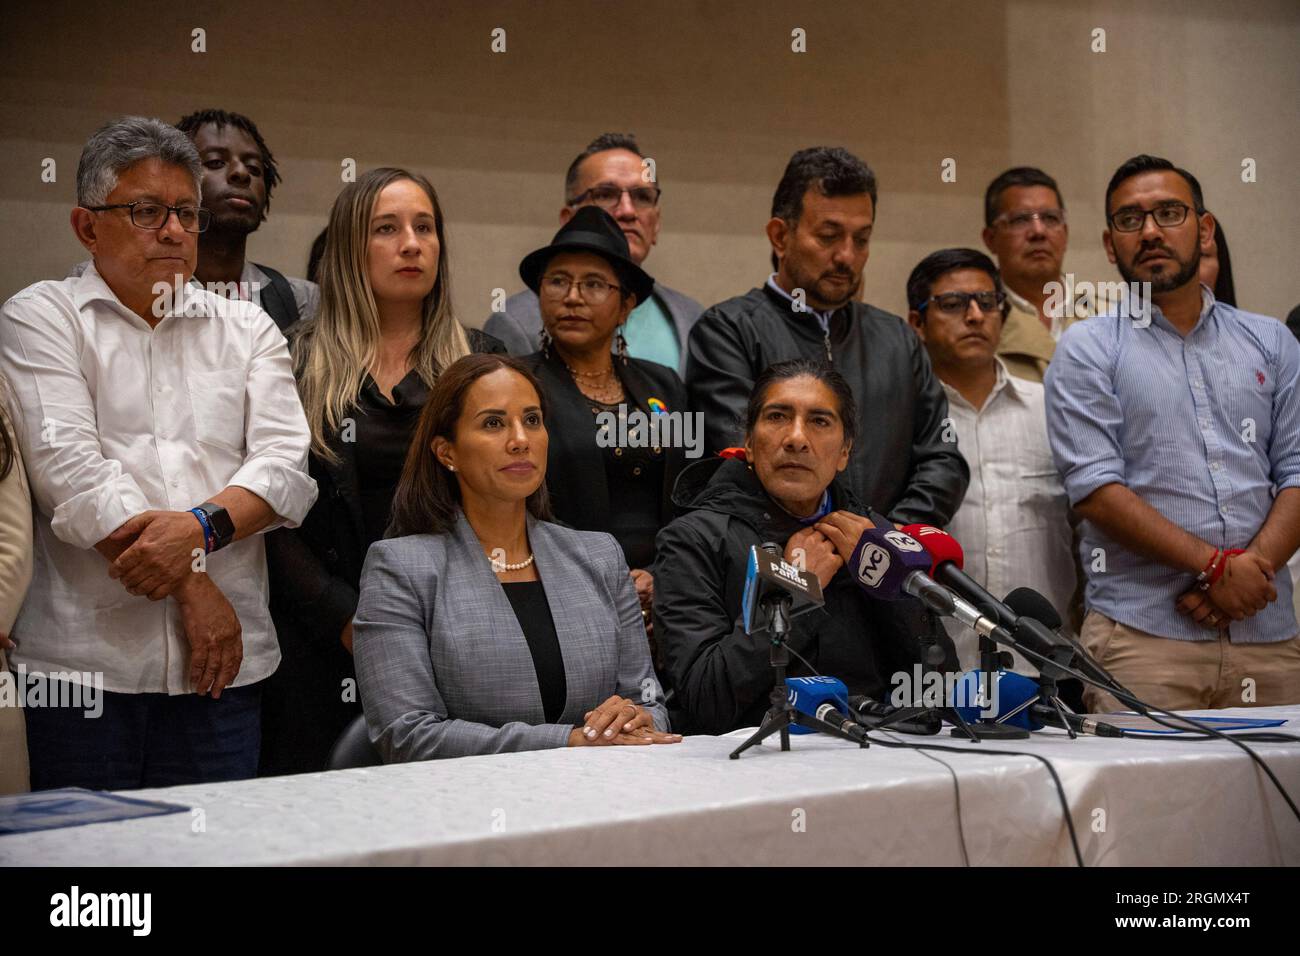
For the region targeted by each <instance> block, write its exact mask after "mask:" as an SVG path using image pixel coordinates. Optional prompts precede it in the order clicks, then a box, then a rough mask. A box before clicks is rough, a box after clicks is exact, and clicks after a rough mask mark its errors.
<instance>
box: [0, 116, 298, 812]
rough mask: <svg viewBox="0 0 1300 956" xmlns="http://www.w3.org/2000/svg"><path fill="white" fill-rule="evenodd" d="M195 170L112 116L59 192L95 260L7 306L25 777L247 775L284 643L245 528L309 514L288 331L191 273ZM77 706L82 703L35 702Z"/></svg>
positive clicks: (87, 782) (4, 365) (0, 345)
mask: <svg viewBox="0 0 1300 956" xmlns="http://www.w3.org/2000/svg"><path fill="white" fill-rule="evenodd" d="M199 184H200V165H199V155H198V153H197V151H196V150H195V147H194V144H193V143H192V142H191V141H190V140H189V138H188V137H186V136H185V134H184V133H182V132H180V131H179V130H177V129H175V128H173V127H171V126H168V125H167V124H165V123H163V122H161V121H159V120H156V119H145V118H142V117H128V118H125V119H122V120H119V121H117V122H113V123H109V124H108V125H106V126H104V127H103V128H101V129H100V130H98V131H97V132H96V133H95V134H94V135H93V136H92V137H91V138H90V140H89V141H88V142H87V143H86V146H85V148H84V149H83V150H82V154H81V162H80V165H79V166H78V169H77V206H76V208H75V209H73V211H72V228H73V231H74V232H75V233H76V236H77V239H78V240H79V241H80V242H81V243H82V245H84V246H85V247H86V249H87V250H88V251H89V252H90V254H91V257H92V265H91V266H90V268H88V269H87V270H86V271H85V274H84V275H82V276H79V277H74V278H68V279H64V280H62V281H48V282H38V283H36V284H35V285H33V286H29V287H28V288H27V289H24V290H23V291H22V292H19V293H18V294H17V295H15V296H14V297H13V298H12V299H10V300H9V301H8V302H6V303H5V304H4V306H3V308H0V371H2V372H3V373H4V375H5V376H7V377H8V379H9V381H10V384H11V386H12V388H13V391H14V393H15V396H16V398H17V403H16V405H17V409H18V411H17V414H16V420H15V426H16V427H15V431H16V433H17V437H18V442H19V445H20V447H21V449H22V454H23V458H24V460H25V462H26V464H27V471H28V475H29V478H30V481H31V490H32V498H33V499H34V502H35V505H36V508H35V512H36V513H35V518H34V525H35V536H34V538H35V542H34V551H35V572H34V575H33V579H32V585H31V588H30V590H29V592H28V595H27V599H26V602H25V603H24V604H23V608H22V611H21V612H20V614H19V617H18V620H17V622H16V623H15V625H14V629H13V633H12V634H11V635H10V636H11V638H12V640H13V642H14V643H15V644H16V645H17V647H16V649H15V650H14V652H13V654H12V655H11V657H10V661H11V664H12V665H14V666H15V667H17V668H18V670H19V672H20V675H21V676H20V680H19V682H20V684H23V685H24V686H25V687H26V689H27V690H28V697H27V706H26V707H25V708H24V713H25V715H26V720H27V739H28V749H29V751H30V758H31V778H32V789H34V790H39V789H46V788H50V787H64V786H81V787H89V788H92V789H100V790H129V789H135V788H139V787H159V786H170V785H174V784H186V783H203V782H210V781H216V780H229V779H238V778H242V777H250V776H253V775H254V774H255V773H256V771H257V761H258V742H259V739H260V733H259V716H260V701H259V696H260V684H259V682H260V681H262V680H263V679H264V678H266V677H268V676H269V675H270V674H271V673H272V672H273V671H274V670H275V669H276V666H277V665H278V664H279V661H280V652H279V648H278V646H277V643H276V636H275V628H274V626H273V625H272V624H271V619H270V616H269V613H268V611H267V581H266V560H265V556H264V552H263V547H262V540H261V538H260V537H259V534H260V532H263V531H265V530H267V529H269V528H271V527H274V526H276V525H279V524H282V523H288V524H296V523H297V522H299V521H301V520H302V518H303V517H304V515H305V514H306V512H307V509H308V508H309V507H310V506H311V504H312V502H313V500H314V499H315V497H316V484H315V482H314V481H313V480H312V479H311V478H310V477H309V476H308V474H307V470H306V465H307V448H308V445H309V442H310V435H309V433H308V430H307V423H306V420H305V419H304V417H303V412H302V406H301V405H300V404H299V401H298V393H297V389H296V388H295V386H294V381H293V374H292V372H291V370H290V363H289V353H288V348H287V347H286V345H285V341H284V337H283V336H282V335H281V334H280V332H279V330H278V329H277V328H276V327H275V325H274V323H273V322H272V320H271V318H270V317H269V316H268V315H267V314H266V313H265V312H264V311H262V309H261V308H259V307H258V306H256V305H254V304H253V303H251V302H246V301H232V300H227V299H224V298H221V297H219V296H217V295H215V294H214V293H211V292H205V291H203V290H202V289H199V288H198V287H196V286H194V285H191V284H189V279H190V277H191V276H192V275H193V273H194V266H195V261H196V258H197V251H198V234H199V233H200V232H202V230H203V229H204V228H205V227H206V226H207V224H208V220H209V215H210V214H209V213H208V211H207V210H205V209H203V208H202V207H201V206H200V185H199ZM69 685H76V686H75V687H74V686H69ZM34 689H39V699H40V701H41V704H37V705H34V704H33V697H32V691H33V690H34ZM67 701H80V702H82V704H84V705H85V706H81V707H68V706H43V705H48V704H51V703H54V702H67Z"/></svg>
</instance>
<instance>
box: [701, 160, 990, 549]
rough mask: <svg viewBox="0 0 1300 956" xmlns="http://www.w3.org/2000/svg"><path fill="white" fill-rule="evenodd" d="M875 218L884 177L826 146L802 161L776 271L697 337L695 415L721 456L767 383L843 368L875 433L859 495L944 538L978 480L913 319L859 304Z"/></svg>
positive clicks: (864, 433)
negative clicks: (760, 385)
mask: <svg viewBox="0 0 1300 956" xmlns="http://www.w3.org/2000/svg"><path fill="white" fill-rule="evenodd" d="M875 218H876V177H875V175H874V174H873V173H872V171H871V170H870V169H869V168H868V167H867V164H866V163H864V162H863V161H862V160H861V159H859V158H858V157H856V156H854V155H853V154H852V153H850V152H848V151H847V150H845V149H840V148H838V147H826V146H817V147H813V148H811V149H804V150H800V151H799V152H797V153H795V154H794V156H793V157H791V159H790V162H789V164H788V165H787V166H786V169H785V174H784V175H783V176H782V177H781V182H780V184H779V185H778V186H777V188H776V194H775V196H773V199H772V218H771V219H770V220H769V221H768V224H767V237H768V240H769V241H770V242H771V244H772V250H773V260H774V264H775V266H776V271H775V272H774V273H772V275H771V276H769V277H768V280H767V282H766V283H764V284H763V285H762V286H761V287H759V288H756V289H751V290H750V291H749V292H746V293H745V294H744V295H741V296H736V297H735V298H733V299H728V300H726V301H725V302H721V303H719V304H718V305H715V306H713V307H712V308H711V309H708V310H707V311H706V312H705V313H704V315H703V316H701V317H700V321H699V322H698V323H697V324H696V326H695V328H694V329H692V331H691V337H690V343H689V347H688V357H687V363H686V385H687V389H688V393H689V399H690V407H691V408H692V409H693V410H695V411H697V412H703V414H704V433H705V442H706V444H707V445H708V449H709V451H712V452H718V451H721V450H722V449H724V448H727V447H729V446H734V445H739V444H740V440H741V438H742V436H743V434H744V427H743V424H744V417H743V413H744V410H745V405H746V402H747V401H748V400H749V395H750V392H751V391H752V390H753V387H754V382H755V380H756V379H757V378H758V375H759V373H760V372H761V371H762V370H763V369H765V368H767V367H768V366H770V365H774V364H776V363H777V362H784V361H788V360H791V359H798V358H804V359H812V360H817V361H827V362H830V363H831V365H832V366H833V367H834V368H835V370H836V371H837V372H839V373H840V374H841V375H843V376H844V378H845V379H846V380H847V382H848V383H849V386H850V387H851V389H852V391H853V394H854V396H855V398H856V401H857V405H858V409H859V416H858V417H859V418H860V420H861V422H862V427H861V434H860V436H859V440H858V441H857V442H855V443H854V445H853V451H852V455H851V457H850V459H849V463H848V468H847V470H846V471H845V478H846V481H847V484H848V487H849V488H850V489H852V491H853V492H854V494H856V495H857V496H858V498H860V499H861V500H862V501H864V502H866V503H867V504H869V505H871V506H872V507H874V508H877V509H879V510H880V511H882V512H884V513H885V514H887V515H888V516H889V518H890V519H891V520H893V521H896V522H900V523H906V522H927V523H930V524H935V525H944V524H947V523H948V521H949V519H951V518H952V515H953V513H954V512H955V511H956V510H957V506H958V505H959V504H961V498H962V494H963V493H964V492H965V491H966V483H967V481H968V480H969V478H970V472H969V470H968V469H967V467H966V462H965V461H964V460H963V459H962V457H961V454H960V453H959V452H958V451H957V445H956V442H955V440H954V439H953V436H952V430H951V429H946V428H945V427H944V423H945V420H946V419H947V416H948V400H947V398H945V397H944V393H943V388H942V386H941V385H940V384H939V380H938V379H937V378H935V376H934V373H933V371H932V370H931V368H930V360H929V358H928V357H927V356H926V354H925V349H924V347H923V346H922V345H921V342H920V340H919V339H918V338H917V337H916V336H915V335H913V334H912V331H911V329H910V328H909V327H908V325H907V323H906V322H905V321H904V320H903V319H901V318H899V317H898V316H896V315H891V314H889V313H888V312H885V311H883V310H881V309H878V308H876V307H875V306H872V305H867V304H865V303H863V302H860V301H857V299H858V294H859V292H860V290H861V288H862V270H863V267H864V266H865V265H866V264H867V256H868V253H869V246H870V242H871V231H872V228H873V226H874V224H875ZM945 439H947V440H945Z"/></svg>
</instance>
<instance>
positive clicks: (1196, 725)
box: [1016, 645, 1300, 820]
mask: <svg viewBox="0 0 1300 956" xmlns="http://www.w3.org/2000/svg"><path fill="white" fill-rule="evenodd" d="M1016 649H1017V650H1018V651H1020V652H1021V653H1022V654H1025V655H1027V656H1028V657H1030V658H1037V660H1036V661H1035V663H1039V662H1042V663H1046V664H1049V665H1051V666H1053V667H1057V668H1060V669H1061V670H1062V671H1064V672H1066V673H1067V674H1069V675H1070V676H1071V677H1074V678H1077V679H1078V680H1082V681H1084V682H1085V683H1088V684H1091V685H1092V686H1093V687H1096V688H1099V689H1100V690H1103V691H1105V692H1106V693H1108V694H1112V695H1114V696H1115V697H1116V698H1117V699H1119V700H1120V701H1121V702H1123V703H1126V704H1128V705H1129V706H1131V707H1133V708H1134V709H1135V710H1137V711H1138V713H1140V714H1141V715H1142V716H1144V717H1147V718H1149V719H1150V720H1153V721H1155V722H1156V723H1157V724H1160V725H1161V726H1163V727H1168V728H1170V729H1171V730H1177V731H1180V732H1183V733H1186V732H1188V731H1189V730H1190V731H1193V732H1195V731H1200V732H1201V733H1203V734H1206V735H1208V736H1210V737H1217V738H1219V739H1222V740H1230V741H1232V743H1233V745H1234V746H1236V747H1240V748H1241V749H1242V750H1244V751H1245V752H1246V755H1247V756H1248V757H1250V759H1251V760H1253V761H1254V762H1255V763H1256V764H1258V765H1259V768H1260V769H1261V770H1263V771H1264V774H1265V776H1267V777H1268V779H1269V780H1270V781H1272V783H1273V786H1274V787H1276V788H1277V792H1278V793H1280V794H1281V795H1282V799H1283V800H1285V801H1286V804H1287V806H1288V807H1290V808H1291V813H1292V814H1293V815H1294V816H1295V818H1296V819H1297V820H1300V807H1297V806H1296V804H1295V801H1294V800H1292V799H1291V795H1290V794H1289V793H1287V792H1286V788H1285V787H1283V786H1282V781H1280V780H1278V779H1277V775H1276V774H1274V773H1273V770H1272V768H1271V767H1269V765H1268V764H1267V763H1266V762H1265V761H1264V758H1262V757H1261V756H1260V755H1259V754H1257V753H1255V751H1253V750H1251V749H1250V748H1249V747H1247V746H1246V745H1245V744H1244V743H1242V741H1241V740H1240V739H1238V738H1236V737H1233V736H1231V735H1229V734H1225V733H1223V732H1222V731H1220V730H1216V729H1215V728H1213V727H1210V726H1208V725H1207V724H1202V723H1200V722H1198V721H1196V720H1193V719H1192V718H1191V717H1185V716H1183V715H1181V714H1175V713H1174V712H1172V711H1169V710H1165V709H1164V708H1163V707H1156V706H1154V705H1152V704H1148V703H1146V702H1144V701H1142V700H1140V699H1139V698H1137V697H1136V696H1134V695H1133V694H1131V693H1129V692H1128V691H1126V690H1123V689H1122V688H1119V687H1108V686H1106V685H1105V684H1103V683H1102V682H1100V681H1096V680H1093V679H1092V678H1091V677H1088V676H1087V675H1085V674H1082V673H1080V672H1079V671H1077V670H1074V669H1073V668H1071V667H1066V666H1065V665H1063V664H1057V663H1056V662H1055V661H1053V660H1051V659H1050V658H1048V657H1046V656H1044V655H1042V654H1040V653H1038V652H1037V651H1035V650H1033V649H1032V648H1028V647H1024V646H1023V645H1021V646H1018V647H1017V648H1016ZM1040 669H1041V668H1040ZM1152 711H1155V712H1156V713H1160V714H1164V715H1166V716H1168V717H1171V718H1173V719H1174V720H1180V721H1183V723H1184V724H1191V727H1186V726H1178V725H1177V724H1173V723H1170V722H1169V721H1168V720H1164V719H1163V718H1160V717H1157V716H1156V715H1155V714H1153V713H1152ZM1125 736H1130V735H1127V734H1126V735H1125Z"/></svg>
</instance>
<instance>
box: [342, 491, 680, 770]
mask: <svg viewBox="0 0 1300 956" xmlns="http://www.w3.org/2000/svg"><path fill="white" fill-rule="evenodd" d="M528 541H529V544H530V545H531V547H532V550H533V554H534V555H535V556H536V566H537V571H538V574H539V575H540V576H541V579H542V584H543V586H544V587H545V589H546V600H547V603H548V604H549V605H550V607H551V616H552V617H553V618H554V620H555V631H556V634H557V636H558V638H559V642H560V652H561V655H562V657H563V658H564V674H565V681H566V684H567V690H568V697H567V700H566V702H565V707H564V713H563V715H562V716H561V723H558V724H546V723H543V720H544V719H545V718H544V716H543V710H542V697H541V691H540V690H539V689H538V686H537V674H536V671H535V670H534V668H533V658H532V654H531V653H530V652H529V650H528V643H527V641H526V640H525V639H524V634H523V631H522V630H521V629H520V627H519V622H518V620H517V619H516V618H515V613H514V609H513V608H512V607H511V605H510V600H509V598H507V597H506V594H505V591H504V590H503V589H502V587H501V584H500V582H499V581H498V580H497V576H496V574H495V573H493V571H492V565H491V563H490V562H489V560H488V558H487V556H486V555H485V554H484V552H483V547H482V545H480V544H479V540H478V537H477V536H476V535H475V534H474V529H473V528H471V527H470V525H469V522H468V521H466V520H465V516H464V514H463V513H462V514H460V515H459V516H458V517H457V520H456V527H455V528H454V529H453V530H452V531H451V532H450V533H448V534H439V535H432V534H417V535H410V536H408V537H402V538H390V539H387V540H384V541H377V542H375V543H374V544H373V545H371V547H370V551H369V552H368V554H367V555H366V564H365V568H364V570H363V571H362V572H361V600H360V603H359V604H358V605H357V613H356V617H355V618H354V619H353V624H352V628H353V630H352V635H353V636H352V650H353V655H354V659H355V663H356V669H357V684H358V687H359V689H360V691H361V703H362V706H363V708H364V709H365V714H366V724H367V726H368V728H369V731H370V739H371V741H372V742H373V743H374V744H375V746H376V747H377V748H378V750H379V752H380V755H381V756H382V757H383V759H384V761H385V762H386V763H394V762H402V761H409V760H428V759H432V758H436V757H464V756H470V755H473V754H489V753H506V752H509V751H517V750H542V749H545V748H548V747H563V746H565V745H566V744H567V743H568V738H569V732H570V731H571V730H572V729H573V727H574V725H575V724H578V723H580V722H581V721H582V719H583V715H584V714H585V713H586V712H587V711H589V710H591V709H592V708H593V707H595V706H597V705H598V704H600V703H602V702H603V701H604V700H605V699H606V698H607V697H609V696H610V695H611V694H619V695H620V696H623V697H627V698H629V699H630V700H633V701H635V702H636V703H638V704H640V705H641V706H643V707H645V708H646V709H647V710H648V711H650V713H651V714H652V715H653V718H654V723H655V727H656V728H657V729H659V730H667V729H668V712H667V709H666V708H665V707H664V703H663V689H662V688H661V687H660V686H659V682H658V680H656V678H655V673H654V668H653V666H652V665H651V663H650V649H649V646H648V644H647V641H646V633H645V625H644V624H643V623H642V619H641V609H640V605H639V604H638V603H637V597H636V589H635V588H634V587H633V586H632V579H631V578H630V577H629V576H628V570H627V564H626V563H625V562H624V560H623V552H622V549H620V548H619V546H618V543H617V542H616V541H615V540H614V538H613V537H612V536H610V535H608V534H604V533H601V532H592V531H574V530H571V529H569V528H563V527H561V526H559V525H556V524H550V523H548V522H544V521H537V520H535V519H534V518H533V517H532V516H531V515H530V516H529V517H528Z"/></svg>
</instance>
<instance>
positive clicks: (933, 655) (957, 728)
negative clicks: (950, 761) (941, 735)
mask: <svg viewBox="0 0 1300 956" xmlns="http://www.w3.org/2000/svg"><path fill="white" fill-rule="evenodd" d="M918 640H919V641H920V643H921V673H922V675H924V674H925V673H926V672H927V671H928V670H929V669H931V668H934V667H937V666H939V665H940V664H942V663H943V649H942V648H940V647H939V646H937V645H936V644H934V643H933V642H932V641H930V640H928V636H921V637H919V638H918ZM983 640H984V638H982V637H981V638H980V641H981V642H983ZM982 647H983V644H982V643H981V648H982ZM944 697H945V698H946V697H947V693H946V692H945V694H944ZM920 699H921V703H920V704H917V703H915V700H916V697H913V703H912V704H911V705H910V706H908V707H899V708H898V709H897V710H895V711H894V712H893V713H892V714H889V715H888V716H887V717H885V718H884V719H883V720H881V721H880V723H878V724H877V723H873V724H872V725H871V729H872V730H888V729H889V726H890V725H891V724H897V723H901V722H903V721H905V720H911V719H912V718H914V717H922V718H923V719H924V718H926V717H928V716H929V715H931V714H936V715H938V717H939V719H940V720H946V721H948V723H950V724H952V725H953V726H952V730H951V731H950V733H951V734H952V735H953V736H954V737H968V738H969V739H971V740H973V741H974V742H975V743H979V740H980V737H983V736H989V737H1013V736H1018V735H1017V734H1005V733H1000V732H998V731H995V732H994V733H989V734H986V732H985V727H984V725H983V724H975V725H974V727H972V726H971V725H970V724H968V723H967V722H966V719H965V718H964V717H962V715H961V714H960V713H959V712H958V710H957V708H956V707H949V706H947V705H944V706H941V707H935V706H932V705H930V704H926V703H925V693H924V691H922V693H921V695H920ZM1001 729H1002V728H999V731H1000V730H1001ZM1005 729H1006V730H1019V728H1017V727H1008V728H1005ZM933 732H934V733H938V730H937V729H936V730H935V731H933ZM1024 736H1026V737H1028V736H1029V734H1028V733H1025V734H1024Z"/></svg>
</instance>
